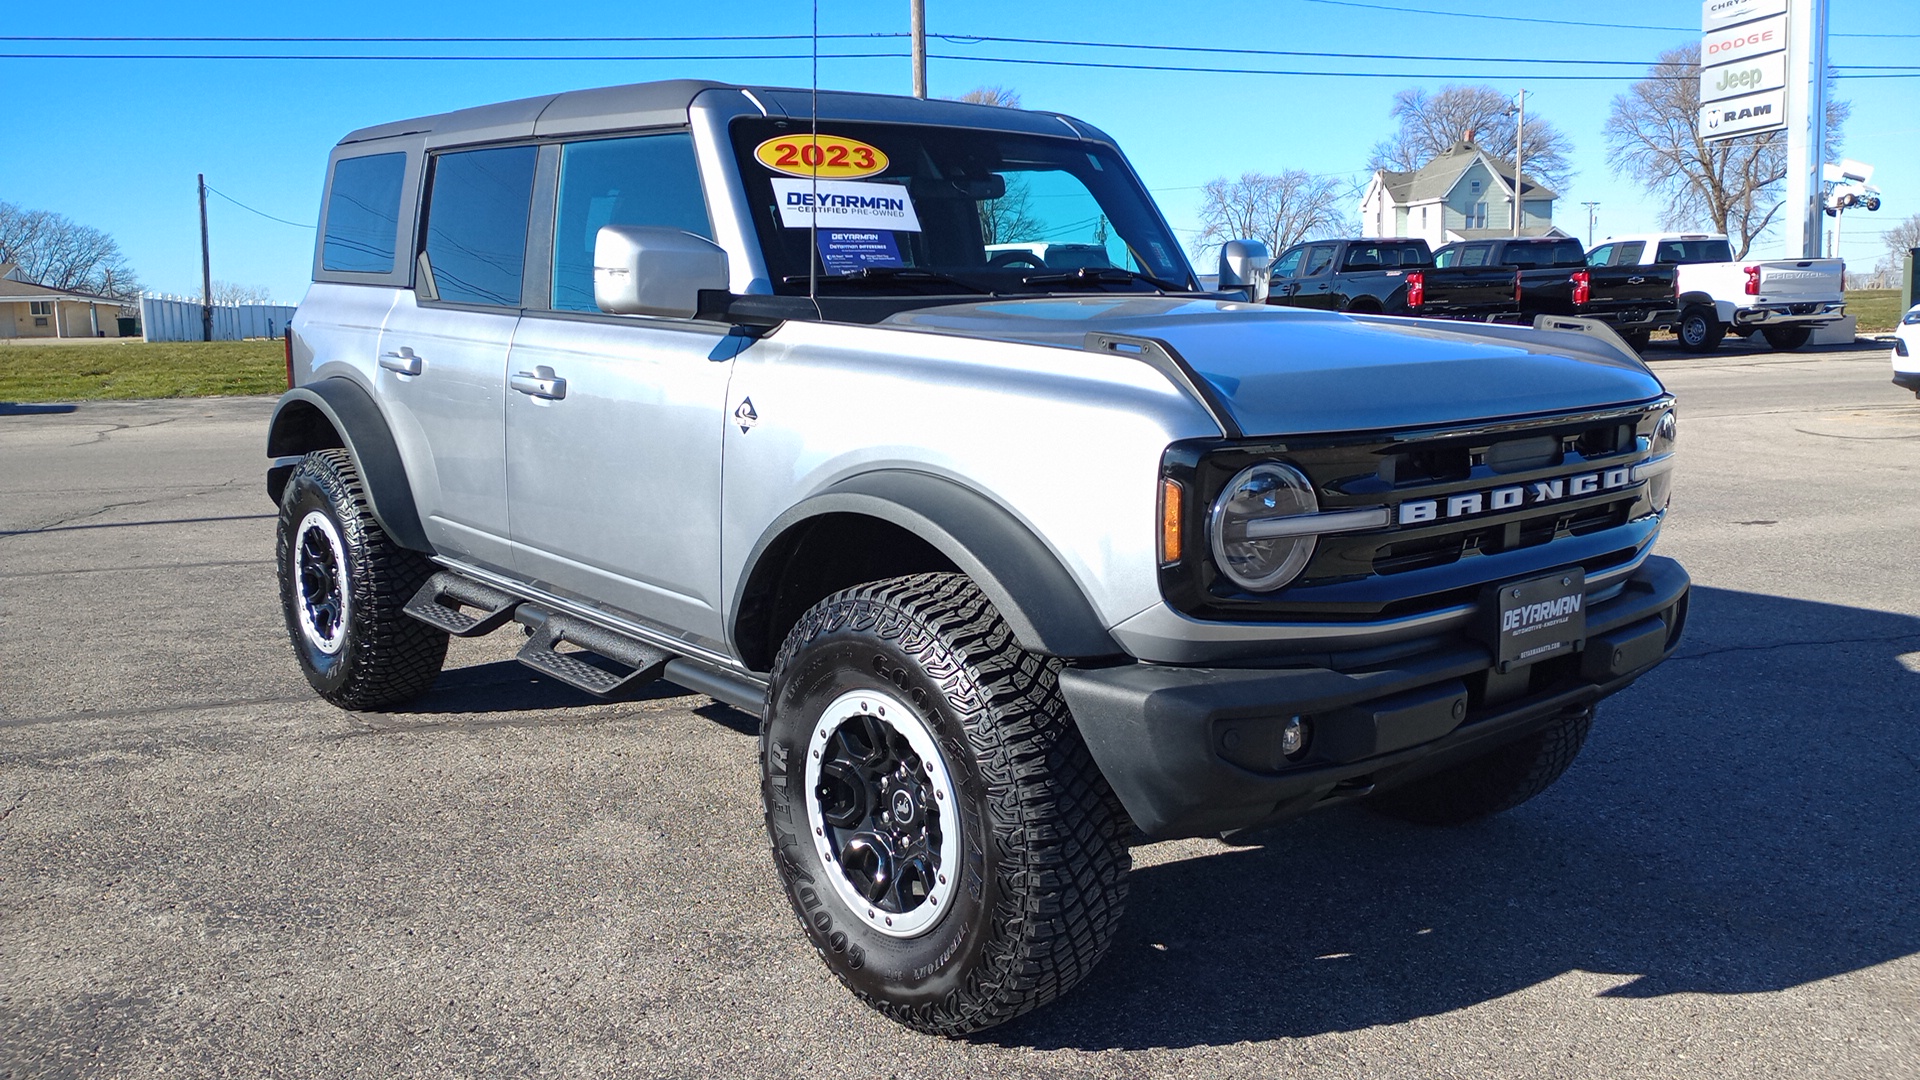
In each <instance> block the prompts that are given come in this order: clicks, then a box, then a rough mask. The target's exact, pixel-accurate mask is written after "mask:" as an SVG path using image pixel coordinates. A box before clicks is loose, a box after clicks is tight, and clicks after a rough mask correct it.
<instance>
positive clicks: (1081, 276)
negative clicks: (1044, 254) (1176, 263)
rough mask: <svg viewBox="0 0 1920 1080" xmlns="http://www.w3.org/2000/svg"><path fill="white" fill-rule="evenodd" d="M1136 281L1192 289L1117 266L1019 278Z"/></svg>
mask: <svg viewBox="0 0 1920 1080" xmlns="http://www.w3.org/2000/svg"><path fill="white" fill-rule="evenodd" d="M1136 281H1144V282H1146V283H1147V284H1149V285H1151V286H1153V287H1154V288H1156V289H1159V290H1160V291H1161V292H1190V291H1192V290H1190V289H1188V288H1187V287H1186V286H1185V285H1176V284H1174V283H1173V282H1171V281H1162V280H1161V279H1159V278H1157V277H1154V276H1153V275H1152V274H1142V273H1138V272H1137V271H1133V270H1123V269H1121V268H1120V267H1118V266H1082V267H1080V268H1079V269H1078V270H1066V271H1063V272H1061V273H1057V274H1028V275H1027V276H1026V277H1023V278H1021V279H1020V282H1021V284H1023V285H1128V284H1132V283H1133V282H1136Z"/></svg>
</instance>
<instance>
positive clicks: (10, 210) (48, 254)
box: [0, 202, 140, 300]
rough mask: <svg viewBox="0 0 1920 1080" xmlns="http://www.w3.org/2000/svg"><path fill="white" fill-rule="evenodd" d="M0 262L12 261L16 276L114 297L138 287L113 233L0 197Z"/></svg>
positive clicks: (126, 295) (124, 295) (136, 291)
mask: <svg viewBox="0 0 1920 1080" xmlns="http://www.w3.org/2000/svg"><path fill="white" fill-rule="evenodd" d="M0 263H17V264H18V265H19V267H20V276H22V277H24V278H25V279H26V280H28V281H31V282H34V283H35V284H38V285H45V286H47V287H49V288H54V289H63V290H66V291H69V292H82V293H92V294H94V295H96V296H111V297H113V298H115V299H120V300H124V299H129V298H131V297H134V296H138V295H139V293H140V279H139V277H138V276H137V275H135V274H134V272H133V270H132V268H130V267H128V266H127V260H126V256H124V255H122V254H121V253H120V245H119V244H116V243H115V242H114V240H113V237H111V236H108V235H107V234H106V233H104V232H101V231H100V230H99V229H95V228H92V227H90V226H87V225H81V224H79V223H77V222H75V221H72V220H71V219H69V218H67V217H66V216H64V215H62V214H55V213H52V212H50V211H46V210H24V209H22V208H20V207H18V206H15V205H14V204H12V203H4V202H0Z"/></svg>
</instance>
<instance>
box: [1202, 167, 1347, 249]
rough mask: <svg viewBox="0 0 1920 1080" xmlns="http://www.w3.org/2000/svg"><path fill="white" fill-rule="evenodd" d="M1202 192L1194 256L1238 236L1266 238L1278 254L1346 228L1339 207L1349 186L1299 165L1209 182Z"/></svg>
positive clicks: (1344, 230)
mask: <svg viewBox="0 0 1920 1080" xmlns="http://www.w3.org/2000/svg"><path fill="white" fill-rule="evenodd" d="M1200 191H1201V195H1200V199H1201V202H1200V236H1199V238H1198V239H1196V240H1195V241H1194V244H1193V250H1194V252H1195V253H1196V254H1200V253H1204V252H1205V251H1206V250H1207V249H1209V248H1211V247H1213V246H1214V245H1216V244H1220V243H1224V242H1225V241H1228V240H1237V239H1242V238H1247V239H1254V240H1260V241H1264V242H1265V243H1266V245H1267V248H1268V250H1270V251H1272V252H1273V253H1274V254H1276V255H1278V254H1279V253H1280V252H1281V251H1283V250H1284V249H1286V248H1289V247H1292V246H1293V245H1294V244H1297V243H1299V242H1300V241H1302V240H1310V239H1313V238H1314V237H1316V236H1328V235H1332V234H1334V233H1339V232H1346V231H1348V230H1349V222H1348V221H1347V217H1346V214H1345V213H1344V212H1343V211H1342V210H1341V207H1342V206H1344V205H1346V204H1347V202H1349V201H1350V199H1351V196H1352V185H1351V184H1349V183H1347V182H1346V181H1343V180H1340V179H1338V178H1334V177H1324V176H1315V175H1313V174H1312V173H1309V172H1305V171H1303V170H1300V169H1289V170H1287V171H1286V172H1282V173H1261V172H1246V173H1241V174H1240V179H1238V180H1229V179H1227V178H1226V177H1224V176H1222V177H1218V178H1216V179H1213V180H1209V181H1207V183H1206V185H1205V186H1203V187H1202V188H1201V189H1200Z"/></svg>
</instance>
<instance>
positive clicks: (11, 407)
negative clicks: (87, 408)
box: [0, 401, 79, 416]
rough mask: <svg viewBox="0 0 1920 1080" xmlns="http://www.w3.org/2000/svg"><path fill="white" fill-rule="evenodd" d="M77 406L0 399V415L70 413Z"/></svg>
mask: <svg viewBox="0 0 1920 1080" xmlns="http://www.w3.org/2000/svg"><path fill="white" fill-rule="evenodd" d="M77 408H79V406H77V405H32V404H26V403H22V402H18V401H0V416H43V415H46V414H48V413H70V412H73V411H74V410H75V409H77Z"/></svg>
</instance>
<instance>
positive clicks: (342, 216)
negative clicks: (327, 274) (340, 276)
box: [320, 154, 407, 274]
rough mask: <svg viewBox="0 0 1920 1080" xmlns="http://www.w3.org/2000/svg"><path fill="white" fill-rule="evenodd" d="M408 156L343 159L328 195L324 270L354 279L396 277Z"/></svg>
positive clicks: (322, 254)
mask: <svg viewBox="0 0 1920 1080" xmlns="http://www.w3.org/2000/svg"><path fill="white" fill-rule="evenodd" d="M406 172H407V155H405V154H373V155H371V156H368V157H357V158H341V159H340V160H339V161H337V162H335V163H334V166H333V186H332V187H331V188H329V189H328V190H327V235H326V238H325V239H324V240H322V242H321V244H320V265H321V267H322V268H324V269H327V270H344V271H346V272H348V273H354V274H387V273H392V272H393V246H394V244H393V238H394V234H395V233H397V232H398V231H399V228H400V181H401V180H402V179H403V178H404V177H405V176H406Z"/></svg>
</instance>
